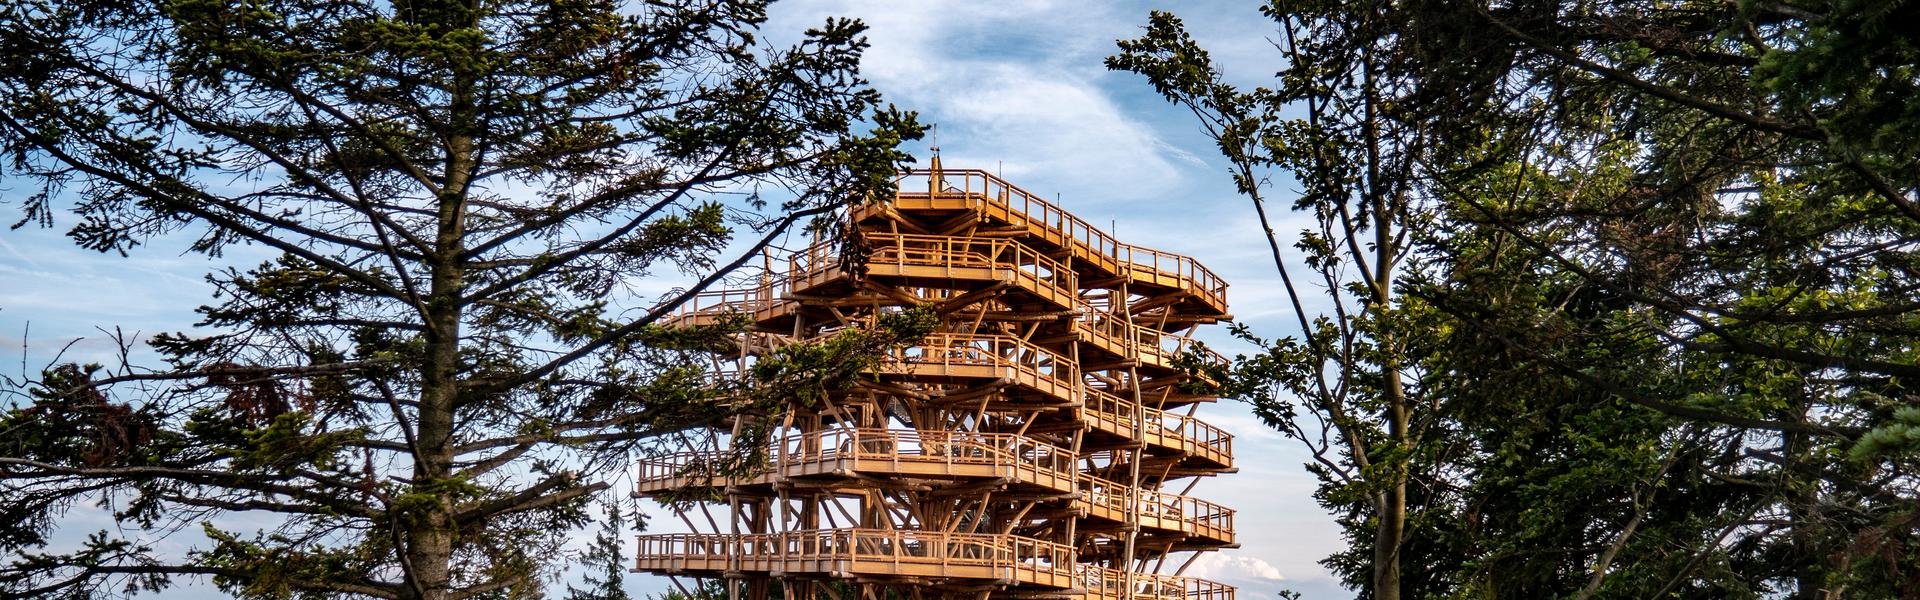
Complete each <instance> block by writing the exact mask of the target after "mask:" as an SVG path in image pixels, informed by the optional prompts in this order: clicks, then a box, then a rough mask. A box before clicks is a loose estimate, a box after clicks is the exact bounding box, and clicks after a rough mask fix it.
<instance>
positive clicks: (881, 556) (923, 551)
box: [634, 528, 1078, 589]
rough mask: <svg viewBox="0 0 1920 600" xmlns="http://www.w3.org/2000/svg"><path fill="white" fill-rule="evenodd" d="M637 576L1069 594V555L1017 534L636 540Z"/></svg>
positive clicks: (853, 533)
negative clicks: (966, 585) (776, 576)
mask: <svg viewBox="0 0 1920 600" xmlns="http://www.w3.org/2000/svg"><path fill="white" fill-rule="evenodd" d="M639 537H640V541H639V547H638V548H637V550H636V552H635V560H634V562H635V567H636V568H637V569H638V570H642V571H654V572H663V573H680V572H689V571H694V572H698V571H711V572H726V571H763V572H779V573H790V574H859V575H877V576H889V575H892V576H914V577H939V578H963V579H988V580H1002V581H1009V582H1014V583H1017V584H1025V585H1032V586H1039V587H1047V588H1057V589H1069V588H1072V587H1073V584H1074V582H1075V578H1074V572H1075V570H1076V569H1077V568H1078V564H1077V562H1076V558H1077V556H1076V555H1075V553H1074V551H1073V548H1071V547H1068V546H1066V545H1063V544H1056V543H1053V542H1048V541H1043V540H1036V539H1033V538H1028V537H1023V536H1017V535H999V534H984V533H948V532H941V531H921V530H913V529H858V528H847V529H816V530H805V531H787V532H780V533H748V534H713V533H707V534H701V533H668V534H654V535H642V536H639Z"/></svg>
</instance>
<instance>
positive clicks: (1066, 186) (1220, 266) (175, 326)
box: [0, 0, 1352, 600]
mask: <svg viewBox="0 0 1920 600" xmlns="http://www.w3.org/2000/svg"><path fill="white" fill-rule="evenodd" d="M1259 4H1260V3H1258V2H1254V1H1249V0H1233V1H1209V2H1183V3H1177V4H1176V3H1170V2H1166V3H1159V4H1156V3H1152V2H1111V3H1105V2H1101V3H1095V2H1084V1H1037V2H1012V1H996V2H979V1H965V2H962V1H952V2H948V1H903V0H804V1H794V2H780V3H778V4H776V5H775V7H774V9H773V13H772V19H771V21H770V22H769V24H768V25H767V27H766V31H765V35H766V37H767V38H768V39H769V40H771V41H774V42H779V41H782V40H791V39H793V35H794V34H795V33H796V32H799V31H802V30H804V29H805V28H806V27H810V26H813V25H817V24H819V23H820V22H822V21H823V20H824V19H826V18H827V17H828V16H850V17H857V18H860V19H862V20H864V21H866V23H867V24H868V25H869V26H870V27H871V29H870V31H869V32H868V35H869V37H870V40H871V41H872V48H871V49H870V51H869V54H868V57H867V60H866V63H865V67H864V74H865V75H866V76H867V77H868V78H869V79H870V80H871V81H872V82H873V83H874V85H875V86H876V87H877V88H879V89H880V91H881V92H882V93H883V94H885V95H886V96H887V99H888V100H889V101H890V102H893V103H895V104H898V105H900V106H902V107H904V108H908V109H912V110H916V111H919V113H920V114H921V118H922V121H923V122H929V123H934V124H936V125H937V129H936V132H937V133H936V137H937V144H938V145H939V147H940V150H941V157H942V162H943V163H944V164H945V165H946V166H948V167H951V168H977V169H986V170H991V171H994V172H998V173H1000V174H1001V175H1002V176H1003V177H1005V178H1006V179H1008V180H1010V181H1012V182H1013V183H1014V184H1016V185H1019V186H1020V187H1022V188H1024V189H1026V190H1029V191H1031V192H1034V193H1036V194H1038V195H1041V196H1043V197H1046V198H1050V199H1057V200H1058V203H1059V204H1061V205H1062V206H1063V207H1064V208H1065V209H1066V210H1068V211H1070V212H1073V213H1074V214H1076V215H1078V216H1080V217H1081V218H1083V219H1085V220H1087V221H1088V222H1090V223H1094V224H1096V225H1104V226H1107V227H1109V232H1110V233H1112V234H1113V235H1114V236H1115V237H1116V238H1118V239H1121V240H1124V241H1127V242H1129V243H1134V244H1140V245H1145V246H1149V247H1153V248H1158V249H1161V250H1167V251H1172V252H1177V253H1181V254H1187V255H1190V256H1193V257H1196V258H1198V259H1199V260H1200V261H1201V262H1202V263H1204V264H1205V265H1207V266H1208V267H1209V268H1211V269H1212V270H1213V271H1215V272H1216V273H1218V274H1219V275H1220V276H1221V277H1223V278H1224V279H1226V280H1227V281H1228V282H1229V284H1230V286H1231V287H1229V288H1228V302H1229V304H1230V305H1231V307H1232V312H1233V314H1234V315H1235V317H1236V319H1237V320H1239V321H1241V322H1244V323H1247V324H1249V325H1250V326H1252V327H1253V328H1254V329H1255V331H1256V332H1257V333H1259V334H1261V335H1262V336H1264V337H1269V338H1272V337H1281V336H1287V335H1292V334H1294V333H1296V327H1294V326H1293V325H1292V324H1291V322H1292V320H1291V319H1290V318H1285V313H1284V312H1283V311H1284V310H1286V309H1285V297H1284V292H1283V290H1282V288H1281V287H1280V285H1279V278H1278V275H1277V273H1276V272H1275V271H1274V268H1273V264H1272V261H1271V259H1270V256H1269V254H1268V250H1267V246H1266V242H1265V240H1264V239H1263V238H1262V237H1261V235H1260V231H1259V228H1258V226H1257V225H1256V224H1255V221H1254V215H1253V209H1252V207H1251V205H1250V204H1249V203H1248V202H1247V201H1246V200H1245V199H1244V198H1243V197H1241V196H1239V195H1237V194H1235V192H1234V190H1233V188H1232V185H1231V181H1230V180H1229V179H1228V176H1227V174H1226V166H1225V164H1224V162H1223V161H1222V160H1220V159H1219V158H1218V157H1217V153H1216V151H1215V149H1214V147H1213V145H1212V143H1211V142H1210V141H1209V140H1207V139H1206V138H1205V136H1204V134H1203V133H1202V132H1201V131H1200V129H1199V126H1198V124H1197V123H1196V122H1195V121H1194V118H1193V116H1192V115H1191V114H1189V113H1188V112H1186V111H1185V110H1184V109H1181V108H1179V107H1176V106H1173V105H1170V104H1168V103H1167V102H1166V101H1165V100H1164V99H1162V98H1161V97H1159V96H1158V95H1157V94H1155V93H1154V92H1153V90H1152V89H1151V87H1149V86H1148V85H1147V83H1146V82H1145V80H1144V79H1142V78H1140V77H1139V76H1136V75H1133V74H1130V73H1116V72H1110V71H1108V70H1106V68H1105V67H1104V66H1103V64H1102V59H1104V58H1105V57H1106V56H1108V55H1110V54H1112V53H1113V52H1114V51H1115V47H1114V41H1115V40H1117V39H1122V38H1132V37H1137V36H1138V35H1140V33H1141V32H1142V29H1141V27H1142V26H1143V25H1144V24H1145V22H1146V19H1147V14H1148V12H1149V11H1150V10H1154V9H1156V8H1160V9H1163V10H1172V11H1173V12H1175V13H1176V14H1179V15H1180V16H1181V17H1182V18H1183V19H1185V20H1186V22H1187V25H1188V27H1189V29H1190V30H1191V32H1192V33H1193V35H1194V37H1195V38H1196V39H1197V40H1198V41H1200V42H1201V44H1202V45H1203V46H1205V47H1206V48H1207V49H1208V50H1209V51H1210V52H1211V53H1212V55H1213V56H1214V58H1215V60H1216V62H1217V63H1218V64H1219V65H1220V67H1221V69H1222V71H1224V72H1225V73H1226V74H1227V76H1228V77H1229V79H1231V80H1233V81H1234V82H1235V83H1236V84H1241V85H1259V84H1261V83H1265V82H1266V81H1265V80H1266V78H1269V77H1271V75H1272V73H1273V72H1274V71H1276V70H1278V68H1279V66H1280V63H1279V54H1278V52H1276V51H1275V50H1274V49H1273V48H1272V46H1271V45H1270V44H1269V42H1268V40H1269V39H1270V38H1271V37H1272V36H1273V33H1274V30H1273V24H1272V22H1271V21H1268V20H1266V19H1265V18H1264V17H1262V16H1261V15H1260V14H1259V12H1258V10H1257V7H1258V6H1259ZM934 143H936V140H931V139H930V140H923V141H921V142H917V143H915V145H914V146H913V147H912V150H914V152H915V153H916V154H918V155H920V156H921V157H922V164H923V165H924V164H925V157H926V156H927V155H928V154H929V152H930V147H931V146H932V145H934ZM31 191H32V186H31V185H30V184H29V183H27V182H15V181H0V199H4V201H0V220H4V221H5V222H6V223H9V224H10V223H11V222H13V221H15V220H17V219H18V218H19V201H20V199H21V198H22V197H23V196H24V195H26V194H27V193H30V192H31ZM1294 191H1295V190H1293V189H1291V188H1289V187H1287V186H1286V185H1285V184H1284V182H1282V183H1280V184H1279V185H1278V187H1277V188H1276V189H1275V190H1274V193H1275V194H1276V196H1275V197H1276V198H1278V199H1280V200H1282V201H1283V202H1281V204H1283V205H1284V204H1285V202H1284V201H1285V200H1286V199H1287V198H1289V197H1290V195H1291V194H1292V193H1293V192H1294ZM1276 225H1277V228H1278V229H1279V230H1280V231H1281V233H1282V235H1284V236H1288V237H1289V238H1290V237H1291V235H1292V233H1293V232H1296V231H1298V230H1300V229H1301V227H1302V225H1303V221H1301V220H1299V217H1289V218H1283V219H1282V220H1281V221H1280V222H1279V223H1276ZM184 243H185V241H184V240H170V239H163V240H158V241H156V242H155V243H153V244H150V245H149V246H147V247H142V248H139V249H136V250H135V251H134V252H133V253H132V255H131V256H129V257H125V258H122V257H119V256H117V255H103V254H98V253H94V252H91V251H87V250H82V249H79V248H76V247H74V246H73V245H72V244H71V243H70V242H69V241H68V240H67V239H66V238H65V237H64V236H63V235H62V232H61V230H59V229H40V228H35V227H31V226H29V227H25V228H21V229H18V230H13V231H0V370H4V372H6V373H8V374H16V375H17V374H18V373H21V372H27V371H30V370H37V369H38V368H39V367H40V366H41V365H44V364H46V363H47V362H48V361H50V360H51V359H52V357H53V356H54V355H55V354H56V353H58V352H60V351H61V350H62V349H64V351H65V352H66V356H67V357H68V358H73V357H80V358H104V357H106V356H109V355H110V353H111V352H112V348H113V344H112V342H111V336H110V335H109V333H110V332H112V331H114V330H115V328H116V327H118V328H119V329H120V330H121V331H125V332H129V333H131V332H144V333H153V332H158V331H179V330H187V329H189V328H190V327H191V326H192V323H193V322H194V321H195V317H196V315H195V314H194V313H193V311H192V309H193V307H196V306H199V305H201V304H204V303H207V302H208V300H209V297H210V291H211V288H210V286H208V285H207V284H206V283H205V282H204V281H203V280H202V276H203V275H204V274H205V273H207V272H208V271H211V270H213V269H215V268H219V267H221V266H224V265H227V264H250V263H257V262H259V261H260V260H261V259H263V258H265V254H264V253H263V252H258V251H254V250H248V249H244V248H243V249H240V250H237V251H235V252H232V253H230V254H229V255H228V256H226V257H224V258H221V259H209V258H207V257H204V256H201V255H198V254H190V253H185V252H184ZM1289 250H1290V249H1289ZM1290 258H1291V257H1290ZM1296 260H1297V259H1296ZM1201 337H1202V339H1205V340H1207V341H1208V342H1209V343H1210V344H1213V345H1215V346H1216V347H1219V348H1221V349H1222V350H1223V351H1224V352H1226V353H1228V354H1233V353H1235V352H1240V351H1245V350H1246V347H1245V346H1244V345H1243V344H1240V343H1238V342H1236V341H1234V340H1232V339H1231V338H1230V337H1229V336H1228V335H1227V334H1226V332H1225V328H1224V327H1221V326H1214V327H1209V328H1206V330H1205V331H1203V333H1202V334H1201ZM76 340H78V341H76ZM1199 414H1200V416H1201V418H1203V419H1205V420H1207V421H1208V422H1210V423H1213V424H1215V425H1218V426H1220V427H1222V428H1223V429H1226V430H1227V431H1229V432H1231V433H1233V434H1234V436H1235V438H1236V439H1235V440H1234V448H1235V455H1236V460H1237V462H1238V463H1239V464H1238V466H1239V468H1240V471H1239V472H1238V473H1235V474H1232V475H1226V476H1221V477H1216V478H1211V479H1209V480H1207V481H1203V482H1202V483H1200V484H1199V486H1198V487H1197V488H1196V489H1195V491H1194V492H1193V494H1194V495H1196V496H1199V497H1202V498H1206V499H1209V500H1212V501H1215V502H1218V503H1221V504H1224V505H1227V506H1230V507H1234V508H1237V509H1238V510H1239V513H1238V514H1237V516H1236V521H1235V524H1236V529H1237V533H1238V537H1239V541H1240V545H1241V547H1240V548H1238V549H1232V550H1226V551H1222V552H1217V553H1214V554H1212V555H1210V556H1207V557H1204V558H1202V559H1201V560H1199V561H1198V562H1196V563H1195V564H1194V566H1193V567H1191V568H1189V569H1188V571H1187V574H1188V575H1193V576H1198V577H1205V578H1209V579H1214V580H1218V581H1223V582H1226V583H1230V584H1234V585H1237V586H1240V588H1241V595H1240V598H1241V599H1242V600H1251V599H1261V598H1273V597H1274V594H1275V593H1276V592H1277V591H1279V590H1281V589H1291V590H1293V591H1296V592H1300V593H1301V594H1303V596H1304V597H1305V598H1309V599H1323V598H1327V599H1330V598H1343V597H1351V596H1352V594H1351V593H1350V592H1347V591H1344V590H1342V589H1341V588H1340V587H1339V586H1338V585H1337V584H1336V583H1334V582H1333V580H1332V579H1331V577H1330V576H1329V575H1328V574H1327V573H1326V571H1325V569H1324V568H1323V567H1321V566H1320V565H1319V564H1317V561H1318V560H1320V559H1321V558H1324V557H1325V556H1326V555H1328V554H1329V553H1331V552H1333V551H1335V550H1337V549H1339V548H1340V547H1341V545H1342V543H1343V542H1342V539H1341V536H1340V530H1339V528H1338V527H1337V526H1336V525H1335V524H1334V523H1333V520H1332V518H1331V517H1330V516H1329V515H1327V514H1326V513H1325V512H1324V511H1323V510H1322V509H1321V508H1320V507H1319V506H1318V505H1316V504H1315V503H1314V501H1313V499H1312V497H1311V494H1312V491H1313V488H1314V481H1313V479H1312V477H1311V476H1310V475H1308V474H1307V473H1306V472H1305V470H1304V469H1303V468H1302V466H1301V465H1302V464H1303V463H1305V462H1306V461H1307V460H1308V458H1307V456H1306V454H1305V453H1304V452H1303V451H1302V450H1301V449H1300V448H1299V447H1298V446H1297V444H1296V443H1295V442H1292V441H1291V440H1287V439H1284V438H1282V437H1281V436H1280V435H1278V434H1277V433H1275V432H1274V431H1272V430H1271V429H1268V428H1267V427H1265V426H1264V425H1262V424H1261V423H1260V422H1259V421H1258V420H1256V419H1255V418H1254V417H1253V415H1252V414H1251V413H1250V412H1249V411H1248V410H1247V409H1246V408H1245V406H1244V405H1242V404H1240V403H1238V402H1234V401H1231V400H1227V401H1222V402H1220V403H1218V404H1215V405H1208V406H1205V407H1203V408H1202V409H1201V412H1200V413H1199ZM650 512H651V513H652V514H653V515H654V517H655V518H654V519H653V520H652V522H653V523H655V524H657V525H659V526H661V527H662V528H661V529H660V531H670V529H667V528H666V527H667V526H669V525H671V524H673V523H674V522H676V521H677V519H674V518H672V517H671V516H670V515H669V514H668V513H666V512H665V511H664V510H662V509H660V508H658V507H651V510H650ZM88 524H90V523H82V525H88ZM102 525H104V522H102ZM592 535H593V531H591V530H586V531H582V532H580V539H581V541H582V542H584V541H585V540H590V539H591V538H592ZM629 584H630V587H631V588H632V591H634V592H636V593H655V592H659V591H664V590H665V589H666V588H667V586H668V584H667V583H666V581H665V580H663V579H657V578H653V577H649V576H644V575H636V576H634V577H633V579H632V580H630V582H629ZM164 597H179V598H212V597H219V595H218V593H217V592H215V591H213V590H211V588H210V587H208V586H205V585H187V586H184V587H180V588H175V589H173V590H171V591H169V592H168V593H166V594H165V595H164Z"/></svg>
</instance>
